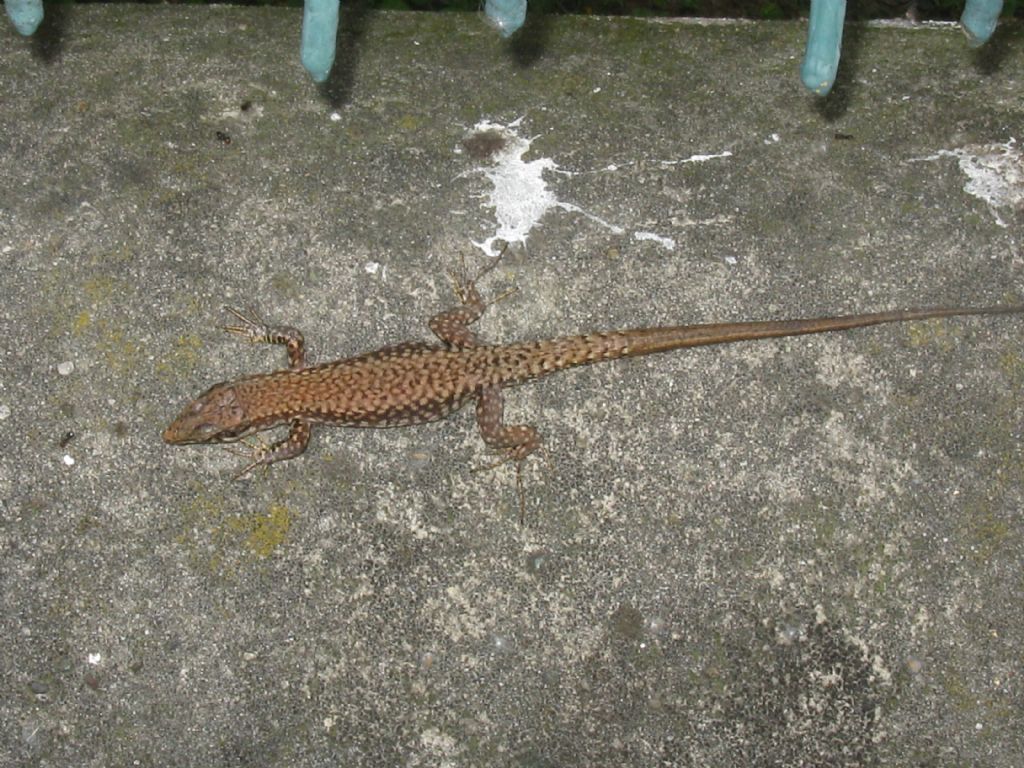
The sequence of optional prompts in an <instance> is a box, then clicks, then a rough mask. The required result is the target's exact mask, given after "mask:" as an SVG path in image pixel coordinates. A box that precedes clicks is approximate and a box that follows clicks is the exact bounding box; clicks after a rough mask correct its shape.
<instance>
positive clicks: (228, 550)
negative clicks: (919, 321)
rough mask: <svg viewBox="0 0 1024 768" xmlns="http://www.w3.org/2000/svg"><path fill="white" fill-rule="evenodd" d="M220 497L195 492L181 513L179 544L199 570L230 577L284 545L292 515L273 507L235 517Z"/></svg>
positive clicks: (281, 508) (281, 507) (284, 508)
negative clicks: (181, 523) (181, 522)
mask: <svg viewBox="0 0 1024 768" xmlns="http://www.w3.org/2000/svg"><path fill="white" fill-rule="evenodd" d="M228 506H232V502H230V501H229V500H227V499H225V498H224V497H223V496H219V495H216V494H209V493H207V492H206V491H204V490H201V489H198V490H197V491H196V493H195V495H194V496H193V497H192V499H191V501H190V502H189V503H187V504H186V505H185V506H184V507H183V508H182V510H181V515H182V517H183V522H184V523H185V526H184V530H183V531H182V533H181V535H180V536H179V537H178V539H177V540H178V543H179V544H182V545H184V546H185V547H186V549H187V550H188V552H189V554H190V556H191V558H192V561H193V563H194V564H195V565H196V566H197V567H198V568H199V569H200V570H202V571H206V572H208V573H212V574H217V575H219V576H220V577H222V578H233V577H236V576H238V575H239V573H240V572H242V571H244V570H246V568H247V563H248V564H249V565H250V566H251V564H252V562H253V561H254V560H255V559H257V558H258V559H260V560H262V559H265V558H267V557H270V555H272V554H273V553H274V551H275V550H276V549H277V547H278V546H280V545H281V544H283V543H284V541H285V539H286V538H287V535H288V529H289V527H290V526H291V513H290V512H289V510H288V508H287V507H285V506H283V505H278V504H274V505H272V506H271V507H270V509H269V511H267V512H266V513H262V512H257V513H253V514H234V513H231V512H228V511H227V510H226V507H228Z"/></svg>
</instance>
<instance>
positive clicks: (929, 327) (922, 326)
mask: <svg viewBox="0 0 1024 768" xmlns="http://www.w3.org/2000/svg"><path fill="white" fill-rule="evenodd" d="M907 335H908V336H909V337H910V346H912V347H926V346H932V345H936V346H938V347H939V349H951V348H952V347H953V345H954V343H955V339H954V337H953V334H952V332H951V331H950V329H949V325H947V324H946V323H945V322H944V321H942V320H923V321H919V322H916V323H910V325H909V326H908V328H907Z"/></svg>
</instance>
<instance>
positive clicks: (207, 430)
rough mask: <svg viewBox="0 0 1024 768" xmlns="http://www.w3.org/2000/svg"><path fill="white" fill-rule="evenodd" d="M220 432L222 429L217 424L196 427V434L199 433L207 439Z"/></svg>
mask: <svg viewBox="0 0 1024 768" xmlns="http://www.w3.org/2000/svg"><path fill="white" fill-rule="evenodd" d="M219 431H220V428H219V427H218V426H217V425H216V424H211V423H209V422H207V423H205V424H200V425H199V426H197V427H196V432H198V433H199V434H200V435H201V436H202V437H203V438H206V439H208V438H211V437H213V436H214V435H216V434H217V433H218V432H219Z"/></svg>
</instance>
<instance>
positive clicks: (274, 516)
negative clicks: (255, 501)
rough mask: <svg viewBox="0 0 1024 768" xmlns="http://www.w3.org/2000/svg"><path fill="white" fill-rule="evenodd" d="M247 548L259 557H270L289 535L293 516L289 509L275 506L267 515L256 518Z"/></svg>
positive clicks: (253, 521)
mask: <svg viewBox="0 0 1024 768" xmlns="http://www.w3.org/2000/svg"><path fill="white" fill-rule="evenodd" d="M252 523H253V526H252V531H251V532H250V534H249V538H248V539H247V540H246V542H245V543H246V546H247V547H249V549H250V550H251V551H252V552H253V554H255V555H256V556H257V557H269V556H270V555H271V554H272V553H273V551H274V550H275V549H277V547H278V546H279V545H280V544H282V543H283V542H284V540H285V537H286V536H287V535H288V526H289V525H290V524H291V515H290V514H289V513H288V509H287V507H283V506H281V505H278V504H274V505H273V506H272V507H271V508H270V512H269V513H267V514H266V515H260V516H257V517H254V518H253V520H252Z"/></svg>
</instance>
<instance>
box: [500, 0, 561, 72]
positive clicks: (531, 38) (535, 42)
mask: <svg viewBox="0 0 1024 768" xmlns="http://www.w3.org/2000/svg"><path fill="white" fill-rule="evenodd" d="M546 8H547V4H546V3H537V4H532V3H531V4H530V7H529V9H528V10H527V12H526V22H525V23H524V24H523V27H522V29H520V30H519V31H518V32H516V33H515V34H514V35H512V38H511V39H510V40H509V41H508V43H507V45H508V50H509V52H510V53H511V54H512V59H513V61H515V63H516V66H518V67H520V68H523V69H525V68H526V67H531V66H533V65H534V64H535V63H536V62H537V60H538V59H540V57H541V56H543V55H544V51H545V49H546V48H547V40H548V33H549V32H550V31H551V16H550V14H548V13H546Z"/></svg>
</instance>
